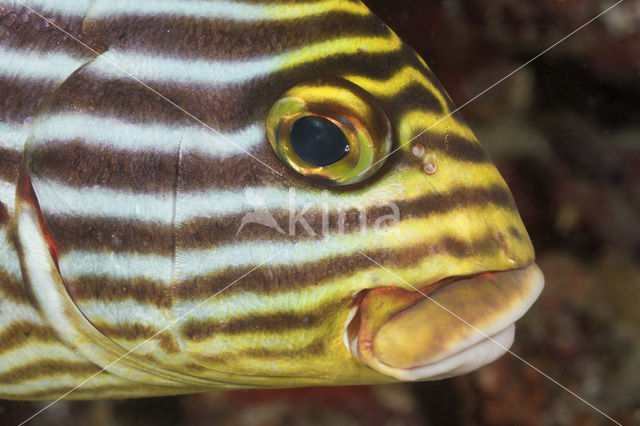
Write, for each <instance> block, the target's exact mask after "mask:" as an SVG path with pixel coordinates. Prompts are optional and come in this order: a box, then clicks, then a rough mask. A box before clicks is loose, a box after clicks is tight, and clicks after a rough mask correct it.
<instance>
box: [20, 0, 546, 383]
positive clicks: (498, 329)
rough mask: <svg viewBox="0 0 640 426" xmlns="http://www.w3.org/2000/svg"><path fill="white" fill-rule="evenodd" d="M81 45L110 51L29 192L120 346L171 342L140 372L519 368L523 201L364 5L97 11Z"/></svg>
mask: <svg viewBox="0 0 640 426" xmlns="http://www.w3.org/2000/svg"><path fill="white" fill-rule="evenodd" d="M125 3H127V4H126V7H125V6H123V5H124V4H125ZM178 17H179V18H178ZM158 26H160V27H162V29H163V30H162V31H158V30H157V28H158ZM83 31H84V34H85V36H86V37H87V39H88V40H98V41H99V44H100V45H102V46H108V48H107V49H105V50H104V51H102V52H101V54H100V55H99V56H97V57H96V58H94V59H92V60H91V61H90V62H88V63H87V64H86V65H84V66H83V67H82V68H81V69H79V70H78V71H76V72H75V73H74V74H73V75H72V76H70V77H69V78H68V79H67V81H65V82H64V84H62V85H61V86H60V87H59V88H58V89H57V90H56V93H55V94H54V95H53V96H52V97H51V99H50V101H49V104H48V105H47V107H46V108H43V112H42V114H41V116H39V117H37V119H36V120H34V131H33V132H32V135H31V137H30V140H29V142H28V145H27V150H26V157H25V158H26V160H25V170H26V172H28V174H29V175H30V176H31V177H32V181H31V182H32V183H33V190H34V194H35V195H34V198H37V199H38V200H39V201H40V207H42V216H43V221H42V223H45V224H47V226H49V228H50V231H51V232H50V234H51V235H50V238H48V240H47V241H49V240H50V241H54V242H55V246H56V251H55V253H57V258H56V267H57V269H58V270H59V272H60V275H61V280H64V282H65V286H66V288H67V289H68V291H69V293H70V294H71V295H72V297H73V300H74V303H76V304H77V307H78V309H79V311H82V313H83V315H84V316H85V317H86V319H87V320H88V321H91V322H92V324H93V325H95V327H96V328H97V329H98V330H99V331H100V332H101V333H103V334H104V335H105V336H106V337H107V338H109V339H120V340H118V342H120V343H122V342H124V343H122V344H123V345H125V346H126V345H129V346H128V347H127V348H128V349H130V350H131V352H135V353H136V354H141V355H142V356H147V355H149V353H147V352H144V347H141V346H139V345H137V346H136V345H134V344H133V343H131V342H130V341H127V340H126V339H123V338H122V336H123V335H126V333H133V332H135V331H136V330H143V331H145V332H146V330H154V331H157V330H160V329H161V330H162V333H161V334H160V335H158V333H156V334H154V335H153V337H152V338H151V339H155V338H156V337H157V338H158V339H160V338H163V339H165V343H166V341H170V342H171V344H170V345H169V344H165V345H164V346H165V347H168V348H169V349H167V350H165V351H164V352H163V351H158V353H155V352H154V353H152V354H151V355H152V356H151V355H150V356H151V358H149V359H150V360H151V361H149V359H147V360H146V361H145V362H147V361H148V362H153V363H155V364H159V365H162V366H163V368H166V369H169V370H172V371H173V370H179V371H181V372H183V373H185V374H189V375H190V377H191V376H199V377H205V378H211V379H212V380H217V381H219V382H220V383H225V384H233V385H237V386H269V387H273V386H302V385H334V384H357V383H384V382H391V381H397V380H427V379H436V378H442V377H447V376H451V375H455V374H462V373H465V372H468V371H471V370H473V369H475V368H478V367H480V366H482V365H484V364H486V363H488V362H490V361H492V360H494V359H496V358H497V357H499V356H500V355H501V354H503V353H504V352H505V351H507V350H508V348H509V346H510V345H511V343H512V341H513V336H514V323H515V321H516V320H517V319H519V318H520V317H521V316H522V315H523V314H524V313H525V312H526V311H527V309H528V308H529V307H530V306H531V304H532V303H533V302H534V300H535V299H536V298H537V296H538V295H539V293H540V292H541V290H542V287H543V277H542V274H541V273H540V271H539V269H538V268H537V267H536V266H535V264H534V250H533V247H532V244H531V241H530V239H529V237H528V235H527V231H526V230H525V227H524V225H523V223H522V220H521V218H520V215H519V213H518V210H517V207H516V205H515V202H514V200H513V197H512V195H511V193H510V192H509V189H508V187H507V185H506V183H505V181H504V180H503V179H502V177H501V176H500V173H499V172H498V170H497V169H496V167H495V166H494V165H493V164H492V162H491V160H490V159H489V157H488V156H487V155H486V153H485V152H484V150H483V149H482V147H481V146H480V144H479V142H478V141H477V139H476V137H475V136H474V134H473V132H472V131H471V130H470V128H469V127H468V126H467V124H465V122H464V120H463V119H462V117H461V115H460V113H459V111H457V109H456V108H455V106H454V105H453V102H452V101H451V99H450V98H449V96H448V95H447V94H446V92H445V90H444V89H443V88H442V86H441V85H440V83H439V82H438V80H437V79H436V77H435V76H434V75H433V73H432V72H431V70H430V69H429V68H428V66H427V65H426V63H425V62H424V61H423V60H422V59H421V58H420V57H419V56H418V55H417V54H416V53H415V52H414V51H413V50H412V49H411V48H410V47H409V46H407V45H406V44H405V43H403V42H402V41H401V40H400V39H399V38H398V37H397V36H396V35H395V34H394V33H393V32H392V31H391V30H390V29H389V28H387V27H386V26H385V25H384V24H383V23H382V22H381V21H380V20H379V19H378V18H376V17H375V16H374V15H373V14H371V12H369V10H368V9H367V8H366V7H365V6H364V5H363V4H362V3H360V2H355V1H353V2H352V1H350V2H344V1H322V2H311V3H310V2H304V3H299V2H291V3H290V4H289V3H282V2H278V3H273V4H271V3H269V4H266V3H265V4H263V3H255V2H246V3H238V4H236V3H231V2H209V3H206V4H205V3H202V2H186V3H185V4H184V5H183V4H181V5H180V6H177V5H176V6H171V5H170V3H169V2H153V3H149V4H148V5H146V6H145V5H142V3H141V4H140V5H137V6H136V5H133V4H128V2H106V1H98V2H94V3H93V4H92V6H91V8H90V10H89V11H88V12H87V14H86V16H85V19H84V23H83ZM105 117H106V118H105ZM114 117H115V118H114ZM69 123H72V124H74V123H75V124H74V125H73V126H71V125H69ZM94 123H99V124H100V126H101V127H96V125H95V124H94ZM105 123H106V124H105ZM78 129H80V130H81V131H82V132H84V133H82V135H79V136H78V135H76V133H77V132H78V131H79V130H78ZM74 132H75V133H74ZM70 134H72V137H71V136H69V135H70ZM64 138H67V139H68V141H67V142H66V144H64V143H63V144H61V143H60V141H61V140H62V141H63V142H64ZM96 140H97V141H98V142H95V141H96ZM69 141H70V142H69ZM96 152H97V153H96ZM114 152H115V154H113V153H114ZM69 153H71V154H69ZM85 157H86V159H85ZM105 158H106V159H107V160H105ZM105 164H106V166H105ZM105 167H106V168H108V170H105V169H104V168H105ZM136 167H137V168H140V170H141V171H140V172H136V171H135V170H134V168H136ZM56 173H57V175H56V176H55V179H54V178H51V177H50V176H53V175H54V174H56ZM60 182H62V184H61V183H60ZM78 182H79V183H78ZM63 184H64V185H67V186H72V185H76V186H77V188H72V189H65V188H66V187H64V185H63ZM61 188H62V189H61ZM114 188H115V189H114ZM63 189H64V191H66V192H63ZM65 194H66V195H65ZM83 197H85V198H83ZM118 203H121V204H118ZM96 212H97V213H96ZM96 216H97V217H98V218H97V219H96ZM60 217H70V218H72V219H73V221H71V220H67V221H66V222H64V226H63V225H58V226H57V227H56V226H51V225H52V224H54V223H58V224H59V223H62V222H61V220H60ZM114 218H115V219H114ZM77 223H82V224H84V223H87V224H90V225H87V226H84V225H83V226H82V227H79V226H76V224H77ZM96 223H97V224H98V225H95V224H96ZM105 223H106V225H104V224H105ZM74 226H75V228H74V230H73V232H74V233H75V234H77V235H82V237H77V238H74V239H70V238H68V237H67V236H68V235H70V232H71V231H69V230H68V229H69V228H71V227H74ZM88 226H91V227H94V226H96V227H97V226H106V227H107V229H109V230H111V229H113V231H110V232H112V233H113V236H114V237H113V238H112V235H111V234H110V233H109V232H107V233H99V232H97V231H96V232H95V233H92V232H85V228H87V227H88ZM65 227H66V228H65ZM117 227H120V228H117ZM80 228H82V229H80ZM121 228H122V229H121ZM116 234H117V237H118V238H116V237H115V236H116ZM83 238H85V239H86V240H87V241H84V242H83ZM89 240H91V241H89ZM123 241H125V242H126V243H123ZM52 244H53V243H52ZM80 246H82V247H80ZM96 247H98V249H95V248H96ZM105 247H106V248H105ZM80 249H82V250H80ZM109 250H111V252H110V251H109ZM105 253H106V254H105ZM100 256H104V257H100ZM96 259H99V260H96ZM109 268H112V269H109ZM78 271H80V272H78ZM87 277H90V278H91V279H92V281H90V280H88V279H87ZM96 277H97V278H96ZM105 277H107V278H108V279H112V280H113V281H114V282H115V284H113V285H111V286H110V287H108V288H109V289H110V290H109V291H108V292H107V290H104V291H103V290H101V288H102V287H100V288H98V290H95V291H89V290H87V286H88V285H89V284H91V283H92V282H93V283H95V282H99V283H100V286H103V287H104V286H106V284H103V281H100V280H104V282H106V281H107V278H105ZM114 277H115V278H114ZM118 280H119V281H118ZM149 283H150V284H149ZM105 288H106V287H105ZM96 294H98V295H102V296H100V297H104V298H105V300H103V302H104V305H99V306H98V305H97V304H96V301H95V300H94V299H95V298H96V297H95V295H96ZM83 297H84V299H83ZM128 297H132V298H133V297H137V299H136V300H137V302H136V303H137V304H133V303H130V304H128V305H126V304H124V303H120V304H117V303H110V302H112V301H113V300H115V299H118V300H117V301H118V303H119V300H120V299H122V298H125V299H126V298H128ZM108 298H110V299H113V300H106V299H108ZM85 299H86V300H85ZM89 299H91V300H89ZM141 300H142V302H144V303H142V302H141ZM98 302H100V300H98ZM142 305H144V309H143V308H141V306H142ZM96 306H98V307H96ZM129 306H133V308H130V309H129ZM110 309H121V310H120V311H118V313H117V315H115V314H114V315H112V316H111V317H108V315H111V313H110V312H111V311H110ZM145 309H146V310H145ZM52 312H53V309H52ZM54 313H55V312H54ZM146 313H149V314H148V315H147V314H146ZM107 317H108V318H115V319H113V320H112V319H109V320H106V319H105V318H107ZM129 318H135V324H137V325H136V326H135V327H134V326H132V325H131V324H129V323H126V321H128V319H129ZM156 318H157V320H156ZM109 321H111V322H117V321H121V322H125V323H126V327H129V328H124V326H121V325H120V324H119V323H118V324H115V325H114V324H111V323H109ZM131 321H133V320H131ZM152 321H156V322H155V323H152ZM163 321H164V323H163ZM139 324H143V325H144V327H143V326H140V325H139ZM149 324H150V325H149ZM152 326H153V327H152ZM118 327H120V328H118ZM136 327H137V328H136ZM145 327H146V328H145ZM114 330H115V331H114ZM122 330H125V331H122ZM131 330H133V331H131ZM61 333H62V332H61ZM61 333H60V334H61ZM139 334H140V333H139ZM92 336H93V334H92ZM125 337H127V336H125ZM110 344H111V343H110ZM163 344H164V343H163V341H159V343H158V347H163ZM93 347H94V346H92V347H91V348H93ZM91 350H93V349H91ZM87 353H90V351H88V352H87ZM127 356H128V354H127ZM145 359H146V358H145ZM108 365H109V366H111V365H112V364H111V363H109V364H108Z"/></svg>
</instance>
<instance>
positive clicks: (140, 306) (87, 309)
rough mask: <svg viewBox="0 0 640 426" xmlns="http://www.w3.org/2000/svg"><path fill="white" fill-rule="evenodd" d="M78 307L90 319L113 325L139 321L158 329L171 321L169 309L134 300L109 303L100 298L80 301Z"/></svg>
mask: <svg viewBox="0 0 640 426" xmlns="http://www.w3.org/2000/svg"><path fill="white" fill-rule="evenodd" d="M78 307H79V308H80V310H81V311H82V313H83V314H84V315H85V316H86V317H87V318H90V319H91V321H94V322H98V321H100V322H105V323H107V324H109V325H113V326H117V325H126V324H133V323H141V324H145V325H148V326H150V327H153V328H155V329H156V330H157V331H160V330H161V329H162V328H164V327H165V326H166V325H167V324H169V322H170V321H171V318H169V315H170V312H169V311H164V310H160V309H158V308H155V307H154V306H152V305H148V304H145V303H138V302H136V301H134V300H123V301H119V302H113V301H111V302H109V303H105V302H104V301H101V300H98V301H93V300H92V301H82V302H79V303H78Z"/></svg>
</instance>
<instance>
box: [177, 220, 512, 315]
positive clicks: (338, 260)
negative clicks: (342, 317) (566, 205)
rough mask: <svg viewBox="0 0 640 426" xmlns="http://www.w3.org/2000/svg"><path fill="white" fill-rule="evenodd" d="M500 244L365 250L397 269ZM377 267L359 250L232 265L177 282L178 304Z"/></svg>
mask: <svg viewBox="0 0 640 426" xmlns="http://www.w3.org/2000/svg"><path fill="white" fill-rule="evenodd" d="M499 244H503V242H502V237H501V236H500V235H496V234H493V233H491V234H488V233H487V234H484V235H481V236H479V237H478V238H477V239H476V240H474V241H473V242H467V241H464V240H460V239H457V238H454V237H444V238H442V239H440V240H438V241H434V242H432V243H430V244H423V245H417V246H412V247H404V248H401V249H381V250H375V251H364V253H365V254H366V255H367V256H369V257H370V258H372V259H375V260H376V262H378V263H380V264H381V265H382V266H384V267H386V268H389V269H391V270H393V269H396V268H403V267H407V266H411V265H415V264H416V263H418V262H419V261H421V260H424V259H425V258H427V257H429V256H436V255H441V254H442V255H445V254H446V255H450V256H455V257H459V258H464V257H469V256H482V255H483V254H488V253H491V252H495V251H496V249H497V247H500V245H499ZM375 267H376V265H374V264H373V263H372V262H371V261H370V260H369V259H367V258H365V257H364V256H362V255H360V254H358V253H355V254H353V255H347V256H342V257H333V258H328V259H321V260H318V261H315V262H311V263H306V264H304V265H290V266H274V267H264V266H263V267H259V268H257V269H254V268H255V267H254V266H247V267H242V268H228V269H226V270H225V271H223V272H220V273H217V274H212V275H209V276H203V277H195V278H191V279H187V280H184V281H181V282H179V283H177V284H176V285H175V290H174V303H175V301H176V300H201V299H203V298H206V297H209V296H211V295H212V294H215V293H216V292H219V291H222V290H224V294H225V295H228V294H233V293H242V292H251V293H262V294H272V293H277V292H282V291H288V290H292V289H294V290H295V289H300V288H304V287H309V286H313V285H317V284H318V283H320V282H322V281H325V280H328V279H331V278H338V277H342V276H349V275H350V274H352V273H353V272H354V271H358V270H365V269H370V268H375ZM239 277H243V278H242V280H241V281H239V282H238V283H237V285H232V286H230V287H229V284H231V283H233V282H234V281H236V280H237V279H238V278H239ZM425 284H427V283H425ZM226 287H228V288H226Z"/></svg>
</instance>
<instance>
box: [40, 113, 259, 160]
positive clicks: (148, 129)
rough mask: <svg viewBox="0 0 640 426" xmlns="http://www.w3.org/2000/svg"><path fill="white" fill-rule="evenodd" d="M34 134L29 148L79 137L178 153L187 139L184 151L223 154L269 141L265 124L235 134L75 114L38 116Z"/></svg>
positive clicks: (86, 141)
mask: <svg viewBox="0 0 640 426" xmlns="http://www.w3.org/2000/svg"><path fill="white" fill-rule="evenodd" d="M33 135H34V136H33V138H32V139H31V140H30V141H29V146H30V147H37V146H38V145H41V144H48V143H49V142H50V141H53V140H59V141H71V140H78V139H80V140H82V141H83V143H84V144H86V145H90V146H107V147H109V148H111V149H118V150H128V151H149V150H152V151H154V152H158V153H168V154H177V153H178V149H179V146H180V142H181V141H185V142H187V148H186V150H185V151H197V152H201V153H203V154H206V155H213V156H220V157H224V156H230V155H237V154H242V153H245V152H247V151H249V150H251V149H252V148H254V147H256V146H258V145H261V144H263V143H266V142H265V141H266V138H265V136H264V127H263V125H262V123H254V124H251V125H249V126H247V127H245V128H244V129H242V130H239V131H236V132H233V133H226V134H224V133H223V134H215V133H213V132H211V131H210V130H208V129H206V128H204V127H202V126H188V125H185V126H179V125H178V126H176V125H174V126H171V125H166V124H163V123H131V122H127V121H125V120H122V119H118V118H115V117H99V116H92V115H86V114H73V113H63V114H56V115H48V116H45V117H42V118H39V119H37V120H36V121H35V122H34V123H33ZM229 140H231V141H233V143H230V142H229Z"/></svg>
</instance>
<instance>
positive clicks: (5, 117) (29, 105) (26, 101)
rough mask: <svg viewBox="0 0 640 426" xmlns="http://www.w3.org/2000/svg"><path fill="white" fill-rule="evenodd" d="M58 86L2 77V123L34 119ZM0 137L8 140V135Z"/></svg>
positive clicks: (48, 82) (0, 78) (0, 103)
mask: <svg viewBox="0 0 640 426" xmlns="http://www.w3.org/2000/svg"><path fill="white" fill-rule="evenodd" d="M3 60H6V59H3ZM56 86H57V82H51V81H41V80H40V81H35V80H22V79H19V78H9V77H7V76H0V93H2V97H0V121H4V122H7V123H23V122H24V121H25V120H27V119H28V118H30V117H33V115H34V114H35V113H36V111H37V110H38V108H39V107H40V106H41V105H42V103H43V102H44V101H45V99H46V98H47V97H48V96H49V95H50V94H51V92H52V91H53V90H54V89H55V87H56ZM0 137H2V138H6V135H0Z"/></svg>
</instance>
